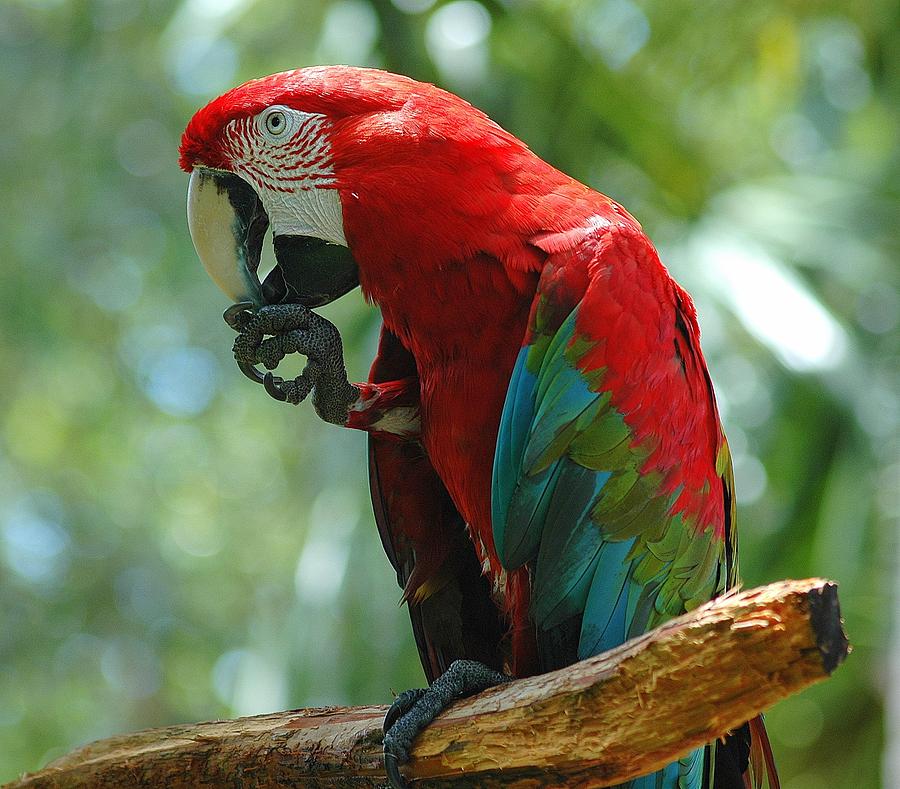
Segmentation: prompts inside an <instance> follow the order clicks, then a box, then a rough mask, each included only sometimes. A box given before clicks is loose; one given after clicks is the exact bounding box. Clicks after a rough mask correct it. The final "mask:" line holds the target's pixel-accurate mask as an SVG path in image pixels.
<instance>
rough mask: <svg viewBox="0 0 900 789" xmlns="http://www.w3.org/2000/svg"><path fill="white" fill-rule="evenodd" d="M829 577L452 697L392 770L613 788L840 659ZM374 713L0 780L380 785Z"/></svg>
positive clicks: (236, 726) (141, 741) (182, 741)
mask: <svg viewBox="0 0 900 789" xmlns="http://www.w3.org/2000/svg"><path fill="white" fill-rule="evenodd" d="M848 650H849V647H848V644H847V638H846V636H845V635H844V631H843V627H842V622H841V616H840V608H839V605H838V597H837V586H836V584H834V583H831V582H829V581H825V580H822V579H810V580H805V581H781V582H778V583H774V584H770V585H768V586H764V587H760V588H758V589H751V590H749V591H746V592H741V593H738V594H733V595H729V596H728V597H724V598H719V599H718V600H714V601H713V602H711V603H708V604H706V605H703V606H701V607H700V608H697V609H695V610H694V611H692V612H690V613H689V614H686V615H684V616H681V617H678V618H677V619H673V620H672V621H670V622H668V623H666V624H665V625H663V626H662V627H659V628H657V629H656V630H653V631H651V632H650V633H647V634H645V635H643V636H641V637H640V638H636V639H633V640H632V641H629V642H628V643H626V644H623V645H622V646H620V647H617V648H616V649H613V650H610V651H609V652H605V653H603V654H602V655H597V656H596V657H593V658H589V659H588V660H584V661H582V662H580V663H577V664H575V665H572V666H569V667H567V668H565V669H562V670H560V671H554V672H551V673H549V674H543V675H541V676H537V677H530V678H528V679H522V680H517V681H515V682H512V683H509V684H508V685H503V686H501V687H498V688H494V689H492V690H489V691H487V692H485V693H482V694H481V695H479V696H476V697H474V698H471V699H467V700H465V701H462V702H460V703H458V704H455V705H454V706H453V707H452V708H451V709H449V710H448V711H447V712H445V713H444V714H443V715H441V716H440V717H439V718H438V719H437V720H436V721H435V722H434V723H433V724H432V725H431V726H430V727H429V728H428V729H427V730H426V731H425V732H423V733H422V734H421V735H420V736H419V738H418V739H417V740H416V743H415V748H414V750H413V758H412V761H411V762H410V764H409V765H408V766H407V767H406V768H404V772H405V774H406V775H407V777H408V778H409V779H410V780H415V779H427V785H428V786H429V787H451V786H452V787H466V786H479V787H494V786H504V787H542V786H579V787H581V786H584V787H587V786H597V787H600V786H610V785H613V784H617V783H620V782H622V781H625V780H627V779H629V778H633V777H635V776H638V775H642V774H645V773H648V772H651V771H653V770H655V769H657V768H659V767H662V766H663V765H665V764H667V763H669V762H670V761H672V760H673V759H676V758H678V757H680V756H683V755H684V754H686V753H687V752H689V751H690V750H691V749H693V748H694V747H696V746H698V745H701V744H703V743H706V742H709V741H710V740H713V739H715V738H716V737H719V736H721V735H723V734H725V733H726V732H728V731H730V730H731V729H733V728H735V727H737V726H739V725H740V724H742V723H743V722H744V721H746V720H749V719H750V718H752V717H754V716H755V715H756V714H758V713H759V712H761V711H763V710H765V709H767V708H769V707H771V706H772V705H773V704H774V703H775V702H777V701H779V700H781V699H783V698H786V697H787V696H790V695H791V694H793V693H796V692H798V691H800V690H802V689H803V688H805V687H807V686H808V685H811V684H813V683H815V682H819V681H821V680H823V679H826V678H827V677H828V676H829V674H831V672H832V671H833V670H834V669H835V668H836V667H837V666H838V665H839V664H840V663H841V661H843V659H844V658H845V657H846V655H847V653H848ZM385 711H386V707H377V706H375V707H352V708H350V707H327V708H323V709H306V710H291V711H288V712H280V713H275V714H272V715H260V716H256V717H253V718H241V719H238V720H233V721H215V722H211V723H199V724H195V725H185V726H171V727H168V728H163V729H152V730H148V731H143V732H137V733H135V734H127V735H122V736H119V737H113V738H111V739H108V740H102V741H99V742H95V743H92V744H90V745H87V746H84V747H83V748H79V749H78V750H76V751H73V752H72V753H70V754H68V755H67V756H64V757H62V758H61V759H57V760H56V761H55V762H53V763H51V764H50V765H48V766H47V767H46V768H44V769H43V770H41V771H39V772H36V773H32V774H30V775H25V776H23V777H22V778H21V779H20V780H18V781H13V782H12V783H9V784H6V785H5V786H4V787H2V789H26V788H27V789H68V788H69V787H78V788H80V787H85V788H86V787H92V788H97V789H105V788H106V787H117V789H124V788H126V787H167V788H168V789H173V788H176V789H177V788H179V787H184V789H196V788H201V789H202V788H206V787H208V788H209V789H212V788H213V787H258V788H260V789H262V788H263V787H272V788H273V789H275V787H284V786H298V787H300V786H304V787H323V788H324V787H368V786H373V787H374V786H381V785H383V784H384V781H385V778H384V771H383V769H382V765H381V720H382V718H383V716H384V713H385Z"/></svg>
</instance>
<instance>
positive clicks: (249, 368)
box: [237, 362, 268, 384]
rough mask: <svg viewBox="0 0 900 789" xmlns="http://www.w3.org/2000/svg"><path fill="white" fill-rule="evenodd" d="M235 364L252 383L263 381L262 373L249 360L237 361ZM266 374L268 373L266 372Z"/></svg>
mask: <svg viewBox="0 0 900 789" xmlns="http://www.w3.org/2000/svg"><path fill="white" fill-rule="evenodd" d="M237 366H238V369H239V370H240V371H241V372H242V373H243V374H244V375H246V376H247V377H248V378H249V379H250V380H251V381H253V382H254V383H257V384H263V383H265V375H263V374H262V373H261V372H260V371H259V370H258V369H257V368H256V367H255V366H254V365H252V364H250V363H249V362H238V363H237ZM266 375H268V373H267V374H266Z"/></svg>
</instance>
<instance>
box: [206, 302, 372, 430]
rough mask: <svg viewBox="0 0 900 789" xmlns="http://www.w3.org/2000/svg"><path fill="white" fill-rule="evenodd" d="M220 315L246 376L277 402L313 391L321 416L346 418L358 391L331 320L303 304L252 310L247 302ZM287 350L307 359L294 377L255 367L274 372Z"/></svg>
mask: <svg viewBox="0 0 900 789" xmlns="http://www.w3.org/2000/svg"><path fill="white" fill-rule="evenodd" d="M223 318H224V319H225V322H226V323H227V324H228V325H229V326H231V328H232V329H234V330H235V331H236V332H237V333H238V336H237V338H236V339H235V341H234V349H233V350H234V358H235V360H236V361H237V363H238V367H239V368H240V369H241V371H242V372H243V373H244V375H246V376H247V377H248V378H250V379H251V380H252V381H255V382H256V383H259V384H262V385H263V386H264V387H265V389H266V391H267V392H268V393H269V395H271V396H272V397H273V398H275V399H276V400H280V401H282V402H288V403H293V404H294V405H296V404H297V403H300V402H302V401H303V400H305V399H306V397H307V396H308V395H309V393H310V392H311V391H313V390H314V389H315V394H314V396H313V405H314V406H315V409H316V412H317V413H318V414H319V416H320V417H322V419H324V420H325V421H326V422H333V423H336V424H342V423H343V422H344V421H345V420H346V418H347V413H348V410H349V408H350V406H351V405H352V404H353V403H354V402H355V401H356V400H357V399H358V398H359V390H358V389H357V388H356V387H355V386H353V385H352V384H351V383H350V382H349V381H348V380H347V371H346V370H345V369H344V353H343V343H342V342H341V335H340V332H338V330H337V327H336V326H335V325H334V324H333V323H331V321H329V320H327V319H325V318H323V317H322V316H321V315H317V314H316V313H314V312H313V311H312V310H310V309H309V308H308V307H305V306H303V305H302V304H273V305H266V306H263V307H260V308H259V309H258V310H256V311H254V310H253V306H252V305H251V304H248V303H246V302H242V303H239V304H234V305H232V306H231V307H229V308H228V309H227V310H226V311H225V314H224V315H223ZM291 353H301V354H303V355H304V356H307V357H308V358H309V361H308V362H307V365H306V367H305V368H304V369H303V372H302V373H300V375H298V376H297V377H296V378H293V379H290V380H285V379H283V378H281V377H279V376H275V375H272V373H263V372H262V371H260V370H259V369H258V368H257V367H256V365H257V364H262V365H263V366H264V367H265V368H266V369H267V370H274V369H275V368H276V367H277V366H278V364H279V362H280V361H281V360H282V359H284V357H285V356H287V355H288V354H291Z"/></svg>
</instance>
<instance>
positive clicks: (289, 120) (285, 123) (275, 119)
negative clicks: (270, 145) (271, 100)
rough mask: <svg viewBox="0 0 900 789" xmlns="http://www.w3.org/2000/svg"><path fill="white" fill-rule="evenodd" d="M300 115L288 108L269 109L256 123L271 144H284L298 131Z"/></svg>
mask: <svg viewBox="0 0 900 789" xmlns="http://www.w3.org/2000/svg"><path fill="white" fill-rule="evenodd" d="M298 114H299V113H297V112H295V111H294V110H290V109H288V108H287V107H278V106H276V107H269V108H268V109H266V110H264V111H263V112H261V113H260V114H259V115H258V116H257V118H256V122H257V123H258V124H259V128H260V129H261V131H262V133H263V134H264V135H265V136H266V137H267V138H268V139H269V141H270V142H283V141H285V140H287V139H288V138H289V137H290V136H291V135H292V134H293V133H294V132H295V131H297V126H298V125H299V118H298V117H297V116H298Z"/></svg>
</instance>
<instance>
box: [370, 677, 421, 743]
mask: <svg viewBox="0 0 900 789" xmlns="http://www.w3.org/2000/svg"><path fill="white" fill-rule="evenodd" d="M426 691H427V688H411V689H410V690H405V691H403V693H401V694H400V695H399V696H397V698H395V699H394V702H393V704H391V706H390V707H388V711H387V713H386V714H385V716H384V723H382V724H381V731H382V732H384V734H387V733H388V730H389V729H390V728H391V726H393V725H394V724H395V723H396V722H397V721H398V720H399V719H400V718H402V717H403V716H404V715H406V713H407V712H409V711H410V710H411V709H412V708H413V707H415V706H416V702H417V701H418V700H419V699H421V698H422V696H424V695H425V693H426Z"/></svg>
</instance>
